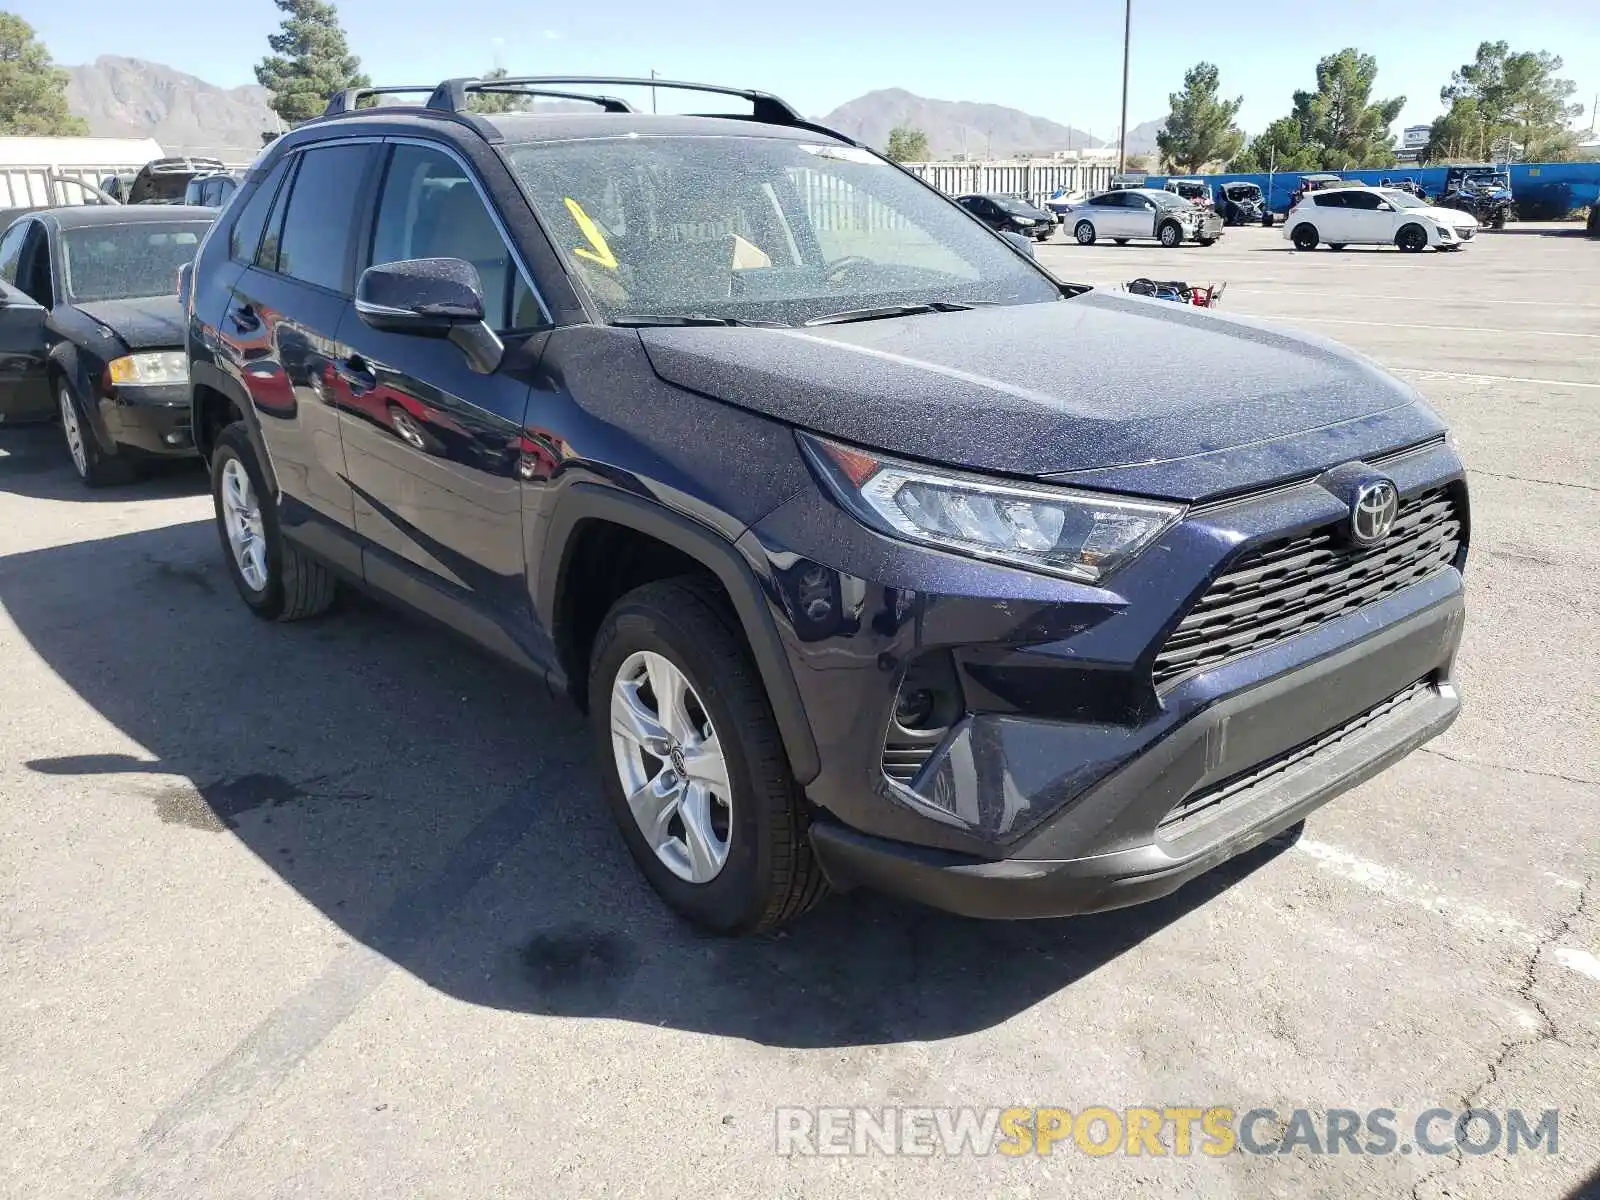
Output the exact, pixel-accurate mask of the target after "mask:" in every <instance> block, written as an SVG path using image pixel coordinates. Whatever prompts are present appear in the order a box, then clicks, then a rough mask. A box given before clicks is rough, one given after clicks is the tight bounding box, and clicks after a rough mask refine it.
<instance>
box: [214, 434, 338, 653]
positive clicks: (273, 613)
mask: <svg viewBox="0 0 1600 1200" xmlns="http://www.w3.org/2000/svg"><path fill="white" fill-rule="evenodd" d="M234 459H237V460H238V462H239V464H240V465H241V466H243V467H244V470H245V474H247V475H248V476H249V477H250V486H251V488H252V489H253V490H254V492H255V494H256V497H257V499H258V502H259V504H260V511H261V528H262V540H263V541H264V542H265V543H266V564H267V580H266V585H265V586H264V587H262V588H260V589H259V590H258V589H256V588H254V587H252V586H251V585H250V584H249V583H247V582H246V581H245V577H244V575H243V574H242V573H241V572H240V570H239V564H238V562H237V560H236V559H235V558H234V553H233V546H232V545H231V544H230V543H229V541H228V530H227V527H226V525H225V524H224V520H223V515H222V509H223V503H222V480H223V470H224V468H225V467H226V466H227V464H228V462H229V461H230V460H234ZM211 502H212V505H213V507H214V509H215V511H216V516H217V536H218V537H219V538H220V539H221V540H222V557H223V559H224V561H226V562H227V564H228V573H229V574H230V575H232V576H233V584H234V586H235V587H236V588H238V589H239V596H240V598H241V599H243V600H244V602H245V604H247V605H248V606H249V608H250V611H251V612H253V613H255V615H256V616H258V617H260V618H261V619H262V620H264V621H300V620H304V619H305V618H306V617H315V616H317V615H319V614H321V613H324V612H327V611H328V609H329V607H330V606H331V605H332V604H333V601H334V598H335V597H336V595H337V593H338V584H337V581H336V580H335V578H334V574H333V572H332V571H330V570H329V569H328V568H327V567H326V566H324V565H323V564H322V563H321V562H319V561H318V560H317V559H314V558H312V557H311V556H310V555H309V554H306V553H305V552H304V551H302V550H301V549H300V548H299V547H297V546H295V545H294V543H292V542H290V541H288V540H286V539H285V538H284V536H283V530H282V528H281V527H280V526H279V525H278V508H277V505H275V504H273V503H272V501H271V492H269V491H268V490H267V484H266V479H265V477H264V476H263V474H262V471H261V464H260V463H259V462H257V461H256V451H255V447H254V446H253V445H251V443H250V435H249V433H248V432H246V430H245V426H244V423H243V422H242V421H235V422H234V423H233V424H232V425H229V426H228V427H227V428H226V429H224V430H223V431H222V432H221V433H219V434H218V435H217V442H216V446H215V448H214V449H213V450H212V453H211Z"/></svg>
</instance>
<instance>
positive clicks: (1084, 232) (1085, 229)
mask: <svg viewBox="0 0 1600 1200" xmlns="http://www.w3.org/2000/svg"><path fill="white" fill-rule="evenodd" d="M1072 236H1073V237H1075V238H1077V239H1078V245H1080V246H1092V245H1094V223H1093V222H1092V221H1079V222H1078V223H1077V225H1075V226H1074V227H1073V230H1072Z"/></svg>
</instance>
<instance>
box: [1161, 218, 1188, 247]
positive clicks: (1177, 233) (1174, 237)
mask: <svg viewBox="0 0 1600 1200" xmlns="http://www.w3.org/2000/svg"><path fill="white" fill-rule="evenodd" d="M1156 237H1157V239H1158V240H1159V241H1160V242H1161V244H1162V245H1163V246H1165V247H1166V248H1167V249H1168V250H1171V249H1172V248H1173V247H1174V246H1176V245H1177V244H1178V243H1179V242H1181V241H1183V230H1181V229H1179V228H1178V223H1177V222H1176V221H1168V222H1167V223H1166V224H1165V225H1163V226H1162V227H1161V228H1160V229H1159V230H1158V231H1157V232H1156Z"/></svg>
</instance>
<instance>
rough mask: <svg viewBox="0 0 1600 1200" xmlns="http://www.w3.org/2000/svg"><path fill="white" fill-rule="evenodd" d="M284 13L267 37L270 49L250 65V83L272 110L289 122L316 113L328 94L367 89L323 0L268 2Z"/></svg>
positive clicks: (331, 8)
mask: <svg viewBox="0 0 1600 1200" xmlns="http://www.w3.org/2000/svg"><path fill="white" fill-rule="evenodd" d="M273 3H274V4H276V5H277V6H278V9H279V10H280V11H281V12H283V13H285V14H286V15H285V17H284V19H283V26H282V28H281V29H280V31H279V32H277V33H275V34H273V35H272V36H271V37H269V38H268V39H267V44H268V45H269V46H271V47H272V51H273V52H272V53H271V54H270V55H268V56H267V57H266V58H264V59H262V60H261V62H260V63H259V64H257V66H256V82H258V83H259V84H260V85H261V86H262V87H264V88H266V89H267V91H269V92H271V93H272V108H273V111H274V112H276V113H277V114H278V115H279V116H280V117H282V118H283V119H284V120H285V121H288V122H290V123H291V124H292V123H293V122H295V121H307V120H310V119H311V118H312V117H315V116H319V115H320V114H321V113H322V110H323V109H324V108H326V107H327V104H328V98H329V97H330V96H332V95H333V94H334V93H335V92H337V91H340V90H342V89H344V88H350V87H367V86H369V85H370V84H371V82H372V81H371V80H370V79H368V78H367V77H366V76H365V75H363V74H361V60H360V59H359V58H357V57H356V56H355V55H353V54H351V53H350V47H349V44H348V43H347V42H346V41H345V37H344V29H343V27H342V26H341V25H340V24H339V13H338V10H337V9H335V8H334V6H333V5H332V4H329V3H327V2H326V0H273Z"/></svg>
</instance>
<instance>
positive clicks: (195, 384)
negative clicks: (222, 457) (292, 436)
mask: <svg viewBox="0 0 1600 1200" xmlns="http://www.w3.org/2000/svg"><path fill="white" fill-rule="evenodd" d="M189 388H190V400H189V426H190V428H191V429H192V430H193V431H194V440H195V449H196V450H197V451H200V453H201V456H202V457H203V458H205V457H206V456H207V455H208V453H209V451H210V450H211V449H214V447H210V446H207V447H202V446H201V443H200V438H201V430H202V429H203V428H204V422H203V421H201V419H200V418H201V416H202V413H201V404H200V394H199V389H200V388H206V389H208V390H210V391H213V392H216V393H217V394H218V395H220V396H222V397H224V398H225V399H227V400H228V401H230V402H231V403H232V404H233V406H234V408H236V409H238V410H239V414H240V417H241V419H242V420H243V421H244V427H245V430H246V432H247V433H248V434H249V435H250V444H251V445H252V446H254V447H255V451H256V461H257V462H258V463H259V464H260V466H261V472H262V474H263V475H265V476H266V481H267V486H268V487H269V488H271V489H272V494H273V495H274V496H278V495H280V494H281V492H282V489H281V488H280V487H279V486H278V473H277V470H276V469H275V468H274V466H273V462H272V454H271V453H270V452H269V451H268V449H267V440H266V438H265V437H264V436H263V435H262V432H261V418H260V417H259V416H258V415H257V413H256V411H255V406H254V405H252V404H251V403H250V396H249V394H248V393H247V392H246V391H245V388H244V386H243V385H242V384H241V383H240V382H239V381H238V380H237V379H236V378H234V377H233V376H232V375H230V374H228V373H227V372H226V371H224V370H222V369H221V368H220V367H218V366H217V365H216V364H214V363H210V362H207V361H205V360H204V359H197V358H190V360H189ZM207 465H208V466H209V465H210V464H209V459H208V460H207Z"/></svg>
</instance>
